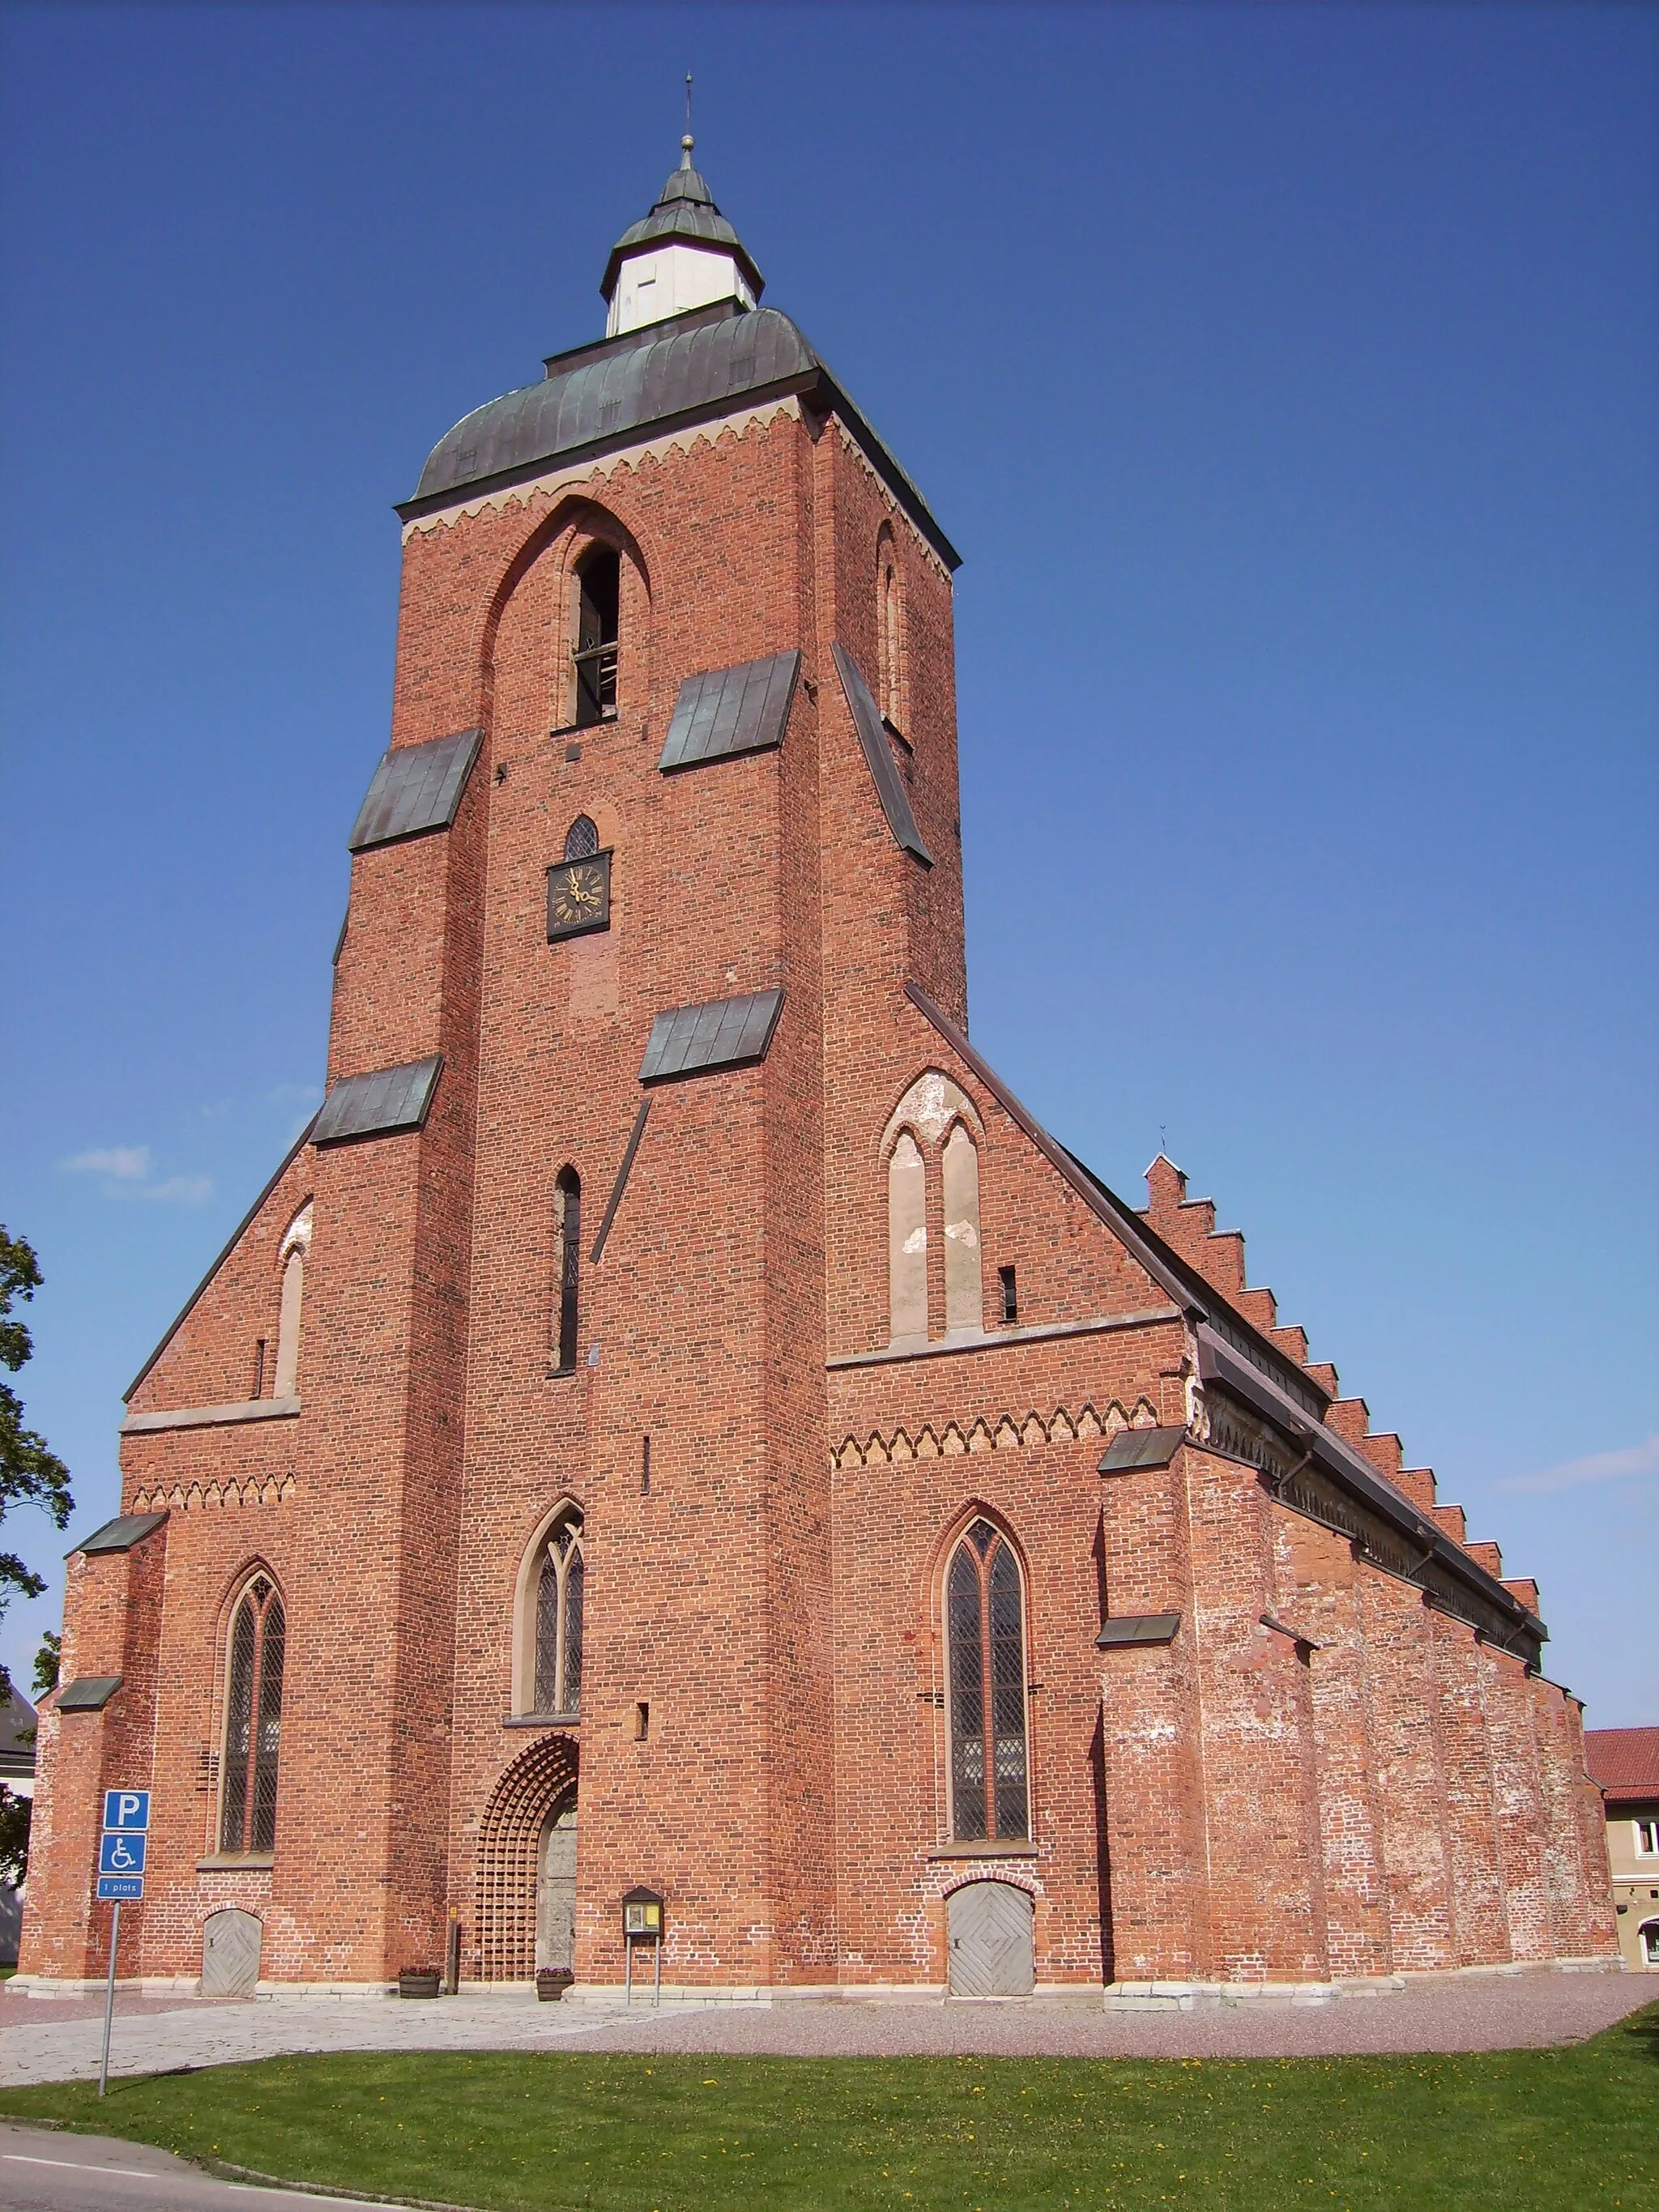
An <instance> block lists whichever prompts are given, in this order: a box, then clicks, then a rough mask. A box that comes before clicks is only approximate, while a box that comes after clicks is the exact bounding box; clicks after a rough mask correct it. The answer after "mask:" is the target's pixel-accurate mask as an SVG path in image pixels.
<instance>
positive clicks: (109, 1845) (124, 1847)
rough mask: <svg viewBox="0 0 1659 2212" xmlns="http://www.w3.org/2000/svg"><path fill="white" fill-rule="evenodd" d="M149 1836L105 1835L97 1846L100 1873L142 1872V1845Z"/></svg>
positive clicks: (146, 1841) (147, 1840)
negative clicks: (98, 1846)
mask: <svg viewBox="0 0 1659 2212" xmlns="http://www.w3.org/2000/svg"><path fill="white" fill-rule="evenodd" d="M148 1842H149V1838H148V1837H147V1836H143V1835H123V1834H120V1833H116V1834H113V1835H106V1837H105V1838H104V1839H103V1842H102V1844H100V1848H99V1852H98V1871H99V1873H100V1874H143V1870H144V1846H145V1844H147V1843H148Z"/></svg>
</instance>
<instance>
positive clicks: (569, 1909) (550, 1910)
mask: <svg viewBox="0 0 1659 2212" xmlns="http://www.w3.org/2000/svg"><path fill="white" fill-rule="evenodd" d="M575 1964H576V1801H575V1799H574V1797H567V1798H566V1799H565V1801H564V1802H563V1803H562V1804H561V1805H556V1806H555V1807H554V1808H553V1810H552V1811H551V1812H550V1814H548V1816H547V1820H546V1823H545V1825H544V1827H543V1829H542V1841H541V1849H540V1850H539V1852H538V1855H537V1868H536V1971H537V1972H538V1974H542V1973H547V1972H556V1971H557V1970H558V1969H559V1968H560V1967H562V1968H563V1969H564V1970H565V1972H574V1969H575Z"/></svg>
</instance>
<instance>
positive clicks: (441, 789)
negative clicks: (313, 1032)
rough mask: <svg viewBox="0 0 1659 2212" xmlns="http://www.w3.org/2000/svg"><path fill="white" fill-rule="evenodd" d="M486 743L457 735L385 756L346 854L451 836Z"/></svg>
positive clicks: (476, 733)
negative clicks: (444, 833) (402, 840)
mask: <svg viewBox="0 0 1659 2212" xmlns="http://www.w3.org/2000/svg"><path fill="white" fill-rule="evenodd" d="M481 744H483V731H482V730H457V731H456V732H455V733H454V735H453V737H448V738H430V739H428V742H427V743H426V744H423V745H396V746H393V747H392V750H390V751H388V752H385V753H382V754H381V756H380V766H379V767H378V768H377V769H375V771H374V780H373V781H372V782H371V783H370V785H369V787H368V796H367V797H366V798H365V799H364V800H363V803H362V806H361V807H360V808H359V810H358V813H357V819H356V824H355V825H354V827H353V829H352V832H351V835H350V836H349V838H348V839H347V840H346V847H347V850H348V851H349V852H353V853H362V852H364V851H366V850H367V849H368V847H369V846H371V845H389V844H391V843H392V842H393V841H394V839H397V838H399V837H418V836H420V835H421V833H422V831H423V830H426V829H448V827H449V825H450V823H452V822H453V820H454V819H455V813H456V810H457V808H458V807H459V805H460V803H461V793H463V792H464V791H465V789H466V780H467V778H468V776H470V775H471V773H472V763H474V761H476V760H477V757H478V748H479V746H480V745H481ZM341 941H342V943H343V941H344V927H343V925H342V929H341Z"/></svg>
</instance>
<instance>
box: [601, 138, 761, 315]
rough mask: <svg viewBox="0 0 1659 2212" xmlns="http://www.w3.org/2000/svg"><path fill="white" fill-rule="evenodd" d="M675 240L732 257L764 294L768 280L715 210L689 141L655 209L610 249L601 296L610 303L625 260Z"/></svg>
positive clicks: (754, 289) (756, 290) (757, 294)
mask: <svg viewBox="0 0 1659 2212" xmlns="http://www.w3.org/2000/svg"><path fill="white" fill-rule="evenodd" d="M677 238H678V239H681V240H684V242H685V244H687V245H688V246H718V247H719V248H720V250H721V251H722V252H726V253H729V254H730V255H731V256H732V259H733V260H734V261H735V262H736V263H737V264H738V268H739V269H741V270H742V271H743V273H744V278H745V279H746V281H747V283H748V285H749V289H750V291H751V292H752V293H753V294H754V295H755V297H756V298H757V300H758V299H759V297H760V295H761V294H762V293H763V291H764V290H765V289H766V279H765V278H764V277H763V276H762V275H761V273H760V270H758V269H757V267H756V266H755V263H754V259H753V258H752V256H751V255H750V252H749V249H748V247H747V246H745V245H744V242H743V240H741V239H740V238H739V237H738V234H737V232H736V231H735V230H733V229H732V226H731V224H730V223H729V222H727V221H726V217H725V216H723V215H722V214H721V213H720V210H719V209H718V208H717V207H716V206H715V204H714V194H713V192H711V191H709V189H708V185H706V184H705V183H704V181H703V179H702V172H701V171H700V170H697V169H694V168H693V167H692V166H691V147H690V141H689V140H688V141H687V142H685V152H684V156H683V157H682V159H681V161H680V166H679V167H678V169H676V170H675V171H674V172H673V173H672V174H671V176H670V178H669V179H668V182H667V183H666V184H665V185H664V186H663V188H662V190H661V191H660V192H659V194H658V195H657V203H656V205H655V206H654V207H653V209H652V210H651V212H650V214H649V215H647V216H644V217H643V218H642V219H641V221H640V222H635V223H630V224H629V227H628V228H627V229H626V230H625V231H623V234H622V236H621V237H620V238H619V239H618V240H617V242H616V244H615V245H614V246H612V247H611V258H610V259H609V261H607V262H606V263H605V275H604V276H603V277H601V279H600V280H599V293H600V296H601V297H602V298H603V299H605V300H606V301H608V300H609V299H610V297H611V294H612V293H613V292H614V291H615V290H616V289H617V276H619V275H620V274H621V271H622V264H623V258H624V257H625V256H626V255H628V254H629V253H631V252H633V251H634V249H635V247H636V246H654V245H656V244H657V243H658V242H659V241H661V242H664V243H666V242H667V241H669V240H673V239H677Z"/></svg>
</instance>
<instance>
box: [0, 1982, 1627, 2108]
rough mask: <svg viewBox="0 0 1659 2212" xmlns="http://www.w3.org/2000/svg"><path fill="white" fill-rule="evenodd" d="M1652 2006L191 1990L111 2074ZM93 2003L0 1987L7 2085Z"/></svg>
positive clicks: (72, 2049)
mask: <svg viewBox="0 0 1659 2212" xmlns="http://www.w3.org/2000/svg"><path fill="white" fill-rule="evenodd" d="M1655 1998H1659V1977H1650V1976H1643V1975H1635V1974H1559V1973H1553V1972H1548V1971H1538V1970H1534V1971H1528V1972H1521V1973H1505V1974H1491V1975H1486V1974H1481V1975H1455V1976H1449V1977H1447V1978H1444V1979H1425V1980H1422V1981H1415V1982H1410V1983H1408V1984H1407V1987H1406V1988H1405V1990H1403V1991H1401V1992H1399V1993H1396V1994H1393V1995H1387V1996H1348V1997H1344V1998H1342V1999H1340V2000H1339V2001H1338V2002H1335V2003H1333V2004H1328V2005H1317V2006H1306V2007H1304V2006H1301V2005H1291V2004H1288V2003H1284V2002H1275V2001H1272V2000H1269V2001H1265V2002H1264V2001H1261V2000H1255V1999H1252V2000H1249V2001H1246V2002H1241V2003H1235V2004H1225V2005H1221V2006H1218V2007H1214V2008H1210V2009H1207V2010H1200V2011H1196V2012H1191V2013H1174V2014H1171V2013H1163V2014H1159V2013H1127V2014H1126V2013H1107V2012H1105V2011H1104V2010H1103V2008H1102V2005H1101V2001H1100V1998H1099V1996H1097V1995H1089V1996H1085V1995H1079V1996H1077V1997H1075V1998H1073V1997H1048V1998H1040V1999H1035V2000H1027V2001H1024V2002H1004V2003H985V2004H963V2003H952V2004H941V2003H938V2002H932V2003H915V2002H895V2003H878V2002H853V2003H836V2002H811V2003H802V2004H779V2005H758V2004H720V2005H698V2006H685V2007H665V2008H664V2009H663V2010H662V2011H661V2012H659V2013H654V2014H653V2012H651V2011H650V2009H649V2008H648V2007H647V2008H641V2007H635V2009H634V2010H633V2011H632V2012H631V2013H625V2012H623V2010H622V2008H620V2006H611V2005H607V2004H596V2003H590V2004H584V2005H571V2006H567V2005H538V2003H537V2002H535V2000H534V1998H533V1997H531V1996H520V1995H513V1996H459V1997H443V1998H440V1999H439V2000H438V2001H437V2002H435V2003H431V2002H427V2003H412V2004H411V2003H407V2002H400V2001H399V2000H398V1999H396V1998H391V1997H383V1996H364V1997H274V1998H260V1999H258V2000H256V2001H254V2002H244V2003H225V2002H216V2003H204V2002H202V2001H201V2000H200V1999H197V1998H183V1999H180V1998H178V1997H161V1998H155V1997H152V1998H140V1997H137V1996H132V1995H128V1994H124V1995H123V1996H121V1997H120V1998H119V1999H118V2002H117V2008H116V2018H115V2031H114V2036H113V2039H112V2046H111V2054H110V2067H111V2070H112V2072H113V2073H117V2074H152V2073H161V2072H164V2071H166V2070H167V2069H172V2068H175V2067H185V2066H219V2065H228V2064H230V2063H234V2062H235V2061H238V2060H242V2059H251V2058H270V2057H279V2056H281V2055H283V2053H286V2052H289V2051H542V2050H570V2049H577V2050H582V2049H586V2050H635V2051H641V2050H643V2051H727V2052H734V2053H750V2054H752V2055H754V2056H757V2057H762V2056H774V2057H855V2056H856V2057H900V2056H903V2055H906V2054H910V2053H915V2054H918V2055H920V2054H927V2053H932V2054H942V2055H949V2054H951V2053H956V2052H971V2053H975V2054H979V2053H983V2054H985V2055H987V2056H999V2057H1100V2058H1108V2057H1121V2058H1133V2057H1139V2058H1154V2057H1158V2058H1182V2057H1217V2058H1225V2057H1237V2058H1269V2057H1335V2056H1340V2055H1342V2054H1346V2053H1360V2052H1366V2051H1378V2052H1384V2051H1496V2050H1510V2049H1517V2048H1520V2047H1522V2046H1524V2045H1544V2044H1553V2043H1566V2042H1576V2041H1578V2040H1580V2039H1583V2037H1585V2036H1587V2035H1594V2034H1596V2033H1599V2032H1600V2031H1601V2029H1602V2028H1604V2027H1611V2026H1612V2025H1613V2022H1614V2021H1617V2020H1621V2019H1623V2018H1624V2017H1625V2015H1626V2014H1628V2013H1632V2012H1634V2011H1635V2010H1636V2009H1637V2008H1638V2007H1639V2006H1641V2005H1643V2004H1644V2003H1647V2002H1651V2001H1653V2000H1654V1999H1655ZM102 2032H103V2014H102V2008H101V2006H100V2003H99V2002H97V2000H95V1999H86V1998H76V1999H51V1998H38V1997H36V1998H29V1997H24V1996H3V1997H0V2084H3V2083H22V2082H30V2081H65V2080H70V2079H82V2080H84V2079H86V2078H88V2077H89V2076H92V2075H96V2073H97V2071H98V2052H99V2045H100V2040H101V2037H102Z"/></svg>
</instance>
